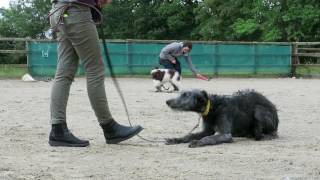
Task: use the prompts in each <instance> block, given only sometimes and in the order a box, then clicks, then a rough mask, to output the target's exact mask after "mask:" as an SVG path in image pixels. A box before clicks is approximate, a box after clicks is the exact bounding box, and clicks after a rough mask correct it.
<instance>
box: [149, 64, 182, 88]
mask: <svg viewBox="0 0 320 180" xmlns="http://www.w3.org/2000/svg"><path fill="white" fill-rule="evenodd" d="M150 73H151V75H152V79H153V85H154V87H155V88H156V91H157V92H161V91H164V90H166V91H168V90H169V87H168V89H166V88H165V87H164V85H165V84H166V83H170V84H171V85H172V87H173V91H179V90H180V80H181V76H180V74H179V72H178V71H176V70H174V69H153V70H151V72H150Z"/></svg>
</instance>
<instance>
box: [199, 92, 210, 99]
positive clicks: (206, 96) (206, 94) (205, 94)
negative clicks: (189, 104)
mask: <svg viewBox="0 0 320 180" xmlns="http://www.w3.org/2000/svg"><path fill="white" fill-rule="evenodd" d="M201 94H202V95H203V97H204V98H205V99H206V100H208V99H209V96H208V93H207V91H205V90H201Z"/></svg>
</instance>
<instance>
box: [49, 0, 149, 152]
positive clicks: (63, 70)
mask: <svg viewBox="0 0 320 180" xmlns="http://www.w3.org/2000/svg"><path fill="white" fill-rule="evenodd" d="M51 2H52V9H51V11H50V15H49V16H50V24H51V27H54V29H55V31H56V32H57V40H58V65H57V70H56V74H55V78H54V82H53V86H52V92H51V104H50V111H51V132H50V135H49V145H51V146H70V147H85V146H88V145H89V141H87V140H82V139H79V138H77V137H76V136H74V135H73V134H72V133H71V132H70V131H69V129H68V126H67V123H66V108H67V102H68V97H69V92H70V86H71V84H72V81H73V79H74V76H75V73H76V71H77V67H78V62H79V60H80V61H81V63H82V64H83V65H84V68H85V73H86V78H87V90H88V96H89V99H90V103H91V107H92V109H93V110H94V112H95V115H96V117H97V119H98V122H99V124H100V126H101V128H102V130H103V133H104V137H105V139H106V143H107V144H117V143H119V142H121V141H124V140H127V139H129V138H131V137H133V136H135V135H137V134H138V133H139V132H141V131H142V129H143V128H142V127H141V126H134V127H128V126H123V125H120V124H118V123H117V122H116V121H115V120H114V119H113V117H112V115H111V113H110V110H109V107H108V101H107V98H106V92H105V86H104V65H103V62H102V55H101V51H100V46H99V37H98V32H97V28H96V26H95V24H94V20H96V19H95V18H96V15H97V14H99V13H100V11H99V10H101V8H102V6H103V5H106V4H109V3H111V2H112V0H51ZM97 11H99V12H97ZM97 18H98V19H99V17H97ZM100 19H101V17H100ZM79 123H81V122H79Z"/></svg>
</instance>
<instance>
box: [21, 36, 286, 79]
mask: <svg viewBox="0 0 320 180" xmlns="http://www.w3.org/2000/svg"><path fill="white" fill-rule="evenodd" d="M169 42H172V41H142V40H126V41H123V40H118V41H115V40H113V41H111V40H110V41H108V43H107V46H108V49H109V52H110V57H111V60H112V64H113V67H114V70H115V73H116V74H118V75H142V74H149V72H150V70H151V69H152V68H154V67H156V66H159V64H158V55H159V52H160V50H161V48H162V47H164V46H165V45H166V44H168V43H169ZM102 49H103V48H102V46H101V50H102ZM27 51H28V68H29V72H30V73H31V74H32V75H33V76H53V75H54V72H55V69H56V65H57V44H56V42H54V41H29V42H28V43H27ZM102 54H103V53H102ZM291 55H292V52H291V44H290V43H241V42H193V49H192V52H191V56H192V60H193V64H194V65H195V67H196V68H197V69H198V70H199V71H200V72H201V73H203V74H207V75H260V74H275V75H289V74H290V70H291ZM103 59H104V61H105V57H104V55H103ZM180 62H181V64H182V67H183V72H182V73H183V75H189V74H191V71H190V70H189V69H188V68H187V65H186V63H185V61H184V60H183V59H181V60H180ZM105 64H106V63H105ZM82 74H84V69H83V67H82V65H81V64H80V65H79V69H78V75H82ZM108 74H109V72H108V69H107V68H106V75H108Z"/></svg>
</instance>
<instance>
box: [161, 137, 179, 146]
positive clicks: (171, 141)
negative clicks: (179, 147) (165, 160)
mask: <svg viewBox="0 0 320 180" xmlns="http://www.w3.org/2000/svg"><path fill="white" fill-rule="evenodd" d="M165 140H166V145H172V144H179V143H180V141H179V140H178V138H166V139H165Z"/></svg>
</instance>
